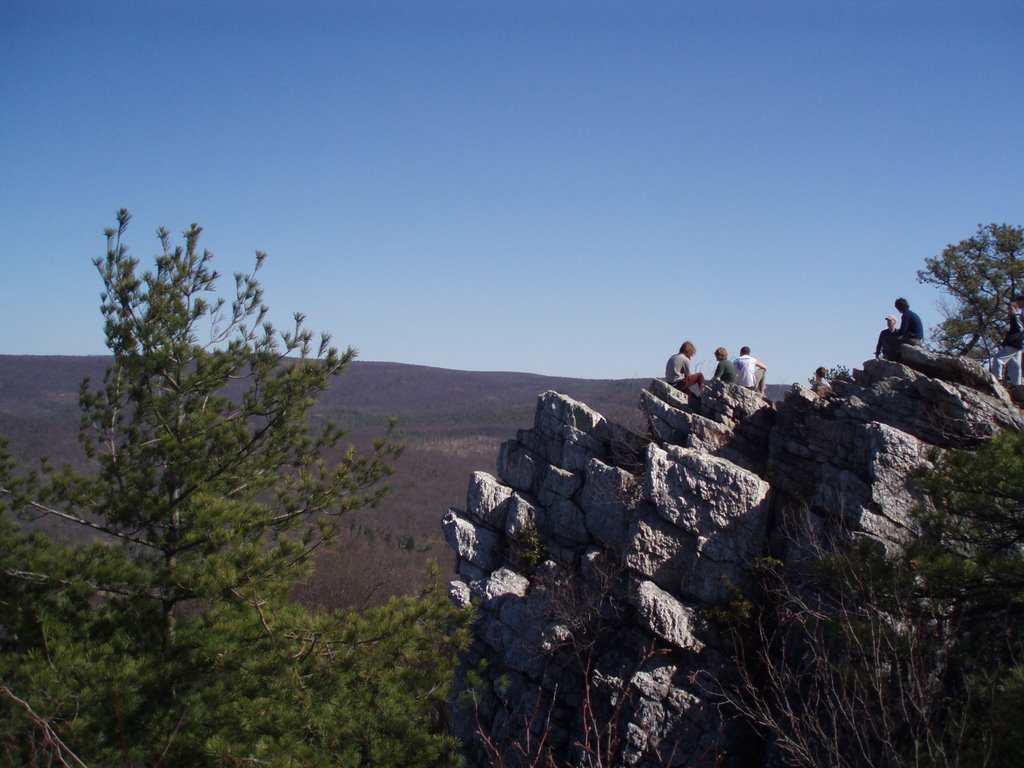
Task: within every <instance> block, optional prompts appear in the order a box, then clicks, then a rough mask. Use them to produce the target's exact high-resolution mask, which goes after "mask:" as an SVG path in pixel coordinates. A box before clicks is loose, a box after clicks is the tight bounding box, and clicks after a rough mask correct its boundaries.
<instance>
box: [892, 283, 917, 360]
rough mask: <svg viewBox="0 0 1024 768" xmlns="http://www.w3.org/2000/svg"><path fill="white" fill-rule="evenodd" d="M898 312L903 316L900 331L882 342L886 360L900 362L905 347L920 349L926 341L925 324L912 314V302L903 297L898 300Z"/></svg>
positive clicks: (914, 313)
mask: <svg viewBox="0 0 1024 768" xmlns="http://www.w3.org/2000/svg"><path fill="white" fill-rule="evenodd" d="M893 306H895V307H896V310H897V311H898V312H899V313H900V315H902V316H903V319H902V321H901V322H900V327H899V330H898V331H896V333H894V334H892V335H891V336H887V337H886V339H885V341H883V342H882V354H884V355H885V359H886V360H899V359H900V358H901V356H902V349H903V347H907V346H911V347H919V346H921V343H922V342H923V341H924V323H922V322H921V318H920V317H918V316H917V313H916V312H911V310H910V302H908V301H907V300H906V299H904V298H903V297H902V296H901V297H900V298H898V299H896V301H895V303H894V305H893Z"/></svg>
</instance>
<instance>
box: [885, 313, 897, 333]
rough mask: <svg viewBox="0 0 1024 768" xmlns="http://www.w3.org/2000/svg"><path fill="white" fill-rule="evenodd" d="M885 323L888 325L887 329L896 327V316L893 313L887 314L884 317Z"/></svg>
mask: <svg viewBox="0 0 1024 768" xmlns="http://www.w3.org/2000/svg"><path fill="white" fill-rule="evenodd" d="M885 324H886V325H887V326H888V327H889V330H890V331H891V330H892V329H893V328H895V327H896V318H895V317H894V316H893V315H889V316H888V317H887V318H885Z"/></svg>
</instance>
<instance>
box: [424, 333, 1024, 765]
mask: <svg viewBox="0 0 1024 768" xmlns="http://www.w3.org/2000/svg"><path fill="white" fill-rule="evenodd" d="M640 409H641V411H642V413H643V414H644V416H645V420H646V422H647V426H648V429H647V432H648V434H645V435H638V434H636V433H634V432H632V431H630V430H627V429H624V428H623V427H621V426H618V425H616V424H613V423H609V422H608V421H607V420H605V419H604V418H603V417H602V416H601V415H600V414H598V413H596V412H594V411H592V410H591V409H589V408H588V407H587V406H586V405H583V404H581V403H578V402H575V401H573V400H571V399H569V398H566V397H564V396H562V395H559V394H558V393H556V392H550V391H549V392H545V393H544V394H542V395H541V396H540V398H539V400H538V403H537V410H536V416H535V419H534V424H533V427H532V428H531V429H528V430H521V431H520V432H519V433H518V434H517V436H516V438H515V439H514V440H509V441H508V442H506V443H505V444H504V445H503V446H502V448H501V451H500V455H499V457H498V463H497V475H496V476H491V475H489V474H487V473H484V472H476V473H474V474H473V476H472V477H471V479H470V483H469V490H468V493H467V499H466V507H465V509H462V510H457V509H451V510H449V511H448V513H447V514H446V515H445V517H444V519H443V522H442V525H443V529H444V533H445V537H446V540H447V542H448V543H449V545H450V546H451V548H452V549H453V550H454V551H455V553H456V556H457V572H458V574H459V580H458V581H455V582H453V583H452V585H451V596H452V599H453V600H455V601H456V602H458V603H460V604H468V603H470V602H472V603H473V604H475V605H476V607H477V611H478V620H477V623H476V625H475V640H474V643H473V646H472V648H471V649H470V651H469V652H468V653H467V654H466V656H465V658H464V659H463V665H462V671H461V673H460V682H472V683H473V691H474V694H473V695H472V696H471V697H464V698H462V699H461V700H460V701H459V702H458V703H457V705H456V707H455V713H454V718H453V719H454V723H455V731H456V735H458V736H459V737H460V738H461V739H462V741H463V743H464V744H465V751H466V757H467V764H468V765H471V766H484V765H495V764H499V765H502V764H503V765H509V766H511V765H521V764H530V760H531V759H532V758H533V757H534V756H536V755H537V754H540V753H541V752H545V751H550V753H551V754H553V755H554V756H555V759H556V761H557V762H558V764H566V765H623V766H696V765H726V766H728V765H732V766H740V765H749V764H750V762H749V758H748V757H745V756H744V745H743V744H741V743H737V742H738V739H739V738H740V737H739V736H738V735H737V733H736V732H735V731H734V730H733V729H732V728H731V726H730V723H729V722H728V720H727V719H726V718H724V717H723V714H722V711H721V709H720V708H719V707H718V706H717V703H716V701H715V699H714V697H713V696H710V695H709V693H708V691H707V690H706V689H705V687H703V686H702V685H701V683H700V681H699V679H698V678H699V676H700V675H699V673H704V672H710V673H711V674H712V675H713V674H714V671H715V670H716V669H718V668H720V666H721V665H722V664H724V663H725V660H724V657H723V651H722V649H721V648H720V647H717V641H716V639H715V633H714V632H711V631H709V629H708V627H707V625H706V620H705V616H706V610H707V608H708V607H711V606H717V605H722V604H724V603H725V602H726V601H727V600H728V599H729V595H730V591H731V589H732V588H733V586H734V585H736V584H738V583H740V582H741V581H742V579H743V576H744V574H745V573H746V571H747V570H748V569H749V568H750V567H751V565H752V563H753V562H754V561H755V559H756V558H758V557H760V556H762V555H765V554H768V553H769V552H770V553H771V554H773V555H774V556H775V557H778V558H780V559H781V560H782V561H783V562H789V563H794V562H797V561H798V560H799V559H800V558H801V557H802V556H803V553H804V551H805V545H808V544H809V542H808V541H807V539H808V537H813V536H814V535H815V532H816V531H817V532H821V533H822V535H826V534H827V535H828V536H830V537H832V538H833V539H835V538H837V537H838V538H841V539H843V540H847V541H854V540H868V541H870V542H873V543H875V544H877V545H878V546H880V547H883V548H885V549H886V550H889V551H892V550H894V549H896V548H898V547H900V546H901V544H903V543H904V542H906V541H907V539H908V537H910V536H912V535H913V522H912V519H911V517H910V512H911V510H912V509H913V507H914V506H915V505H917V504H920V503H922V498H921V497H920V495H919V494H918V492H917V491H916V489H915V486H914V481H913V477H912V471H913V470H914V469H915V468H916V467H918V466H920V465H922V464H926V463H927V462H929V460H930V458H931V457H932V456H933V453H934V451H935V450H936V449H939V450H941V449H943V448H948V447H970V446H973V445H978V444H980V443H981V442H983V441H985V440H987V439H988V438H989V437H991V436H992V435H993V434H994V433H995V432H996V431H998V430H999V429H1004V428H1009V429H1015V430H1020V429H1022V428H1024V419H1022V416H1021V412H1020V411H1019V410H1018V409H1017V407H1016V406H1015V405H1014V404H1013V403H1012V402H1011V401H1010V399H1009V397H1008V395H1007V393H1006V391H1005V390H1004V389H1003V387H1002V385H1001V384H1000V383H998V382H997V381H996V380H995V379H994V378H993V377H992V376H991V375H990V374H989V373H988V372H987V371H985V370H984V369H983V368H982V367H981V366H979V365H977V364H975V363H973V362H972V361H969V360H964V359H958V358H950V357H946V356H943V355H937V354H934V353H929V352H926V351H923V350H918V349H913V350H911V352H910V354H909V355H906V356H905V359H904V361H903V363H892V362H885V361H874V360H872V361H868V362H866V363H864V365H863V369H862V370H857V371H855V372H854V380H853V381H851V382H837V384H836V386H835V394H834V396H832V397H829V398H827V399H822V398H819V397H817V396H816V395H815V394H813V393H812V392H811V391H810V390H808V389H804V388H801V387H799V386H796V385H794V386H793V387H792V388H791V390H790V391H789V392H788V393H787V394H786V396H785V398H784V400H782V401H781V402H780V403H778V404H772V403H770V402H768V401H766V400H765V399H763V398H762V397H760V396H759V395H757V394H755V393H753V392H751V391H749V390H746V389H742V388H740V387H737V386H735V385H726V384H722V383H721V382H718V381H713V382H710V383H709V384H708V386H707V388H706V390H705V393H704V396H703V398H701V399H700V400H699V401H697V400H691V399H690V398H689V397H688V396H686V395H684V394H682V393H680V392H678V391H676V390H675V389H673V388H671V387H670V386H668V385H667V384H665V383H664V382H663V381H659V380H654V381H652V382H651V384H650V386H649V388H647V389H645V390H643V391H642V392H641V393H640ZM793 531H799V532H800V533H799V534H793V533H792V532H793ZM716 761H717V762H716Z"/></svg>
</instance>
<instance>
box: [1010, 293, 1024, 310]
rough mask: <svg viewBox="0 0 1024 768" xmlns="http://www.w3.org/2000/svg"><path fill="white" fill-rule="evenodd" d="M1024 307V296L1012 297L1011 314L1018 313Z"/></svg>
mask: <svg viewBox="0 0 1024 768" xmlns="http://www.w3.org/2000/svg"><path fill="white" fill-rule="evenodd" d="M1022 309H1024V296H1014V297H1013V298H1012V299H1010V314H1014V315H1015V314H1017V313H1018V312H1020V311H1021V310H1022Z"/></svg>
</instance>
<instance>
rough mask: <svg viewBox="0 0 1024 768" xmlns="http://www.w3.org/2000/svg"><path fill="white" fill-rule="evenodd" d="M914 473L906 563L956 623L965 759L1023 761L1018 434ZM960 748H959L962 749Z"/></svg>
mask: <svg viewBox="0 0 1024 768" xmlns="http://www.w3.org/2000/svg"><path fill="white" fill-rule="evenodd" d="M920 482H921V484H922V487H923V488H924V490H925V491H926V492H927V493H928V495H929V498H930V499H931V501H932V506H931V507H930V509H929V510H927V511H926V512H924V513H922V515H921V523H922V529H923V535H922V536H921V538H920V539H919V540H918V541H917V542H916V545H915V546H914V547H913V548H912V549H911V550H910V552H909V553H908V562H909V567H908V569H909V570H911V571H912V572H913V573H914V575H915V576H916V578H917V579H918V580H919V582H920V583H921V584H922V586H923V588H924V589H927V590H928V591H929V592H931V593H932V594H935V595H937V596H940V597H941V598H942V599H943V600H944V601H945V603H946V604H947V605H948V607H949V616H950V618H951V620H954V621H956V623H957V626H958V629H959V631H958V633H957V646H956V658H957V659H958V661H959V678H958V689H957V691H956V692H957V694H958V696H957V703H958V706H959V707H960V708H961V710H962V712H963V716H964V720H965V722H966V723H967V726H968V727H967V729H966V732H967V733H968V734H969V736H970V738H969V742H968V744H967V745H966V746H965V750H964V754H965V757H967V756H968V755H970V756H971V759H972V760H973V762H970V763H969V764H973V765H991V766H1017V765H1022V764H1024V434H1021V433H1016V432H1004V433H1001V434H999V435H997V436H996V437H995V438H994V439H993V440H991V441H990V442H989V443H987V444H986V445H984V446H983V447H982V448H980V449H979V450H978V451H976V452H971V451H966V450H962V451H950V452H948V453H946V454H944V455H943V456H942V457H940V458H939V459H938V461H937V462H936V465H935V467H934V469H931V470H928V471H925V472H923V473H922V474H921V477H920ZM968 750H969V751H968Z"/></svg>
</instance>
